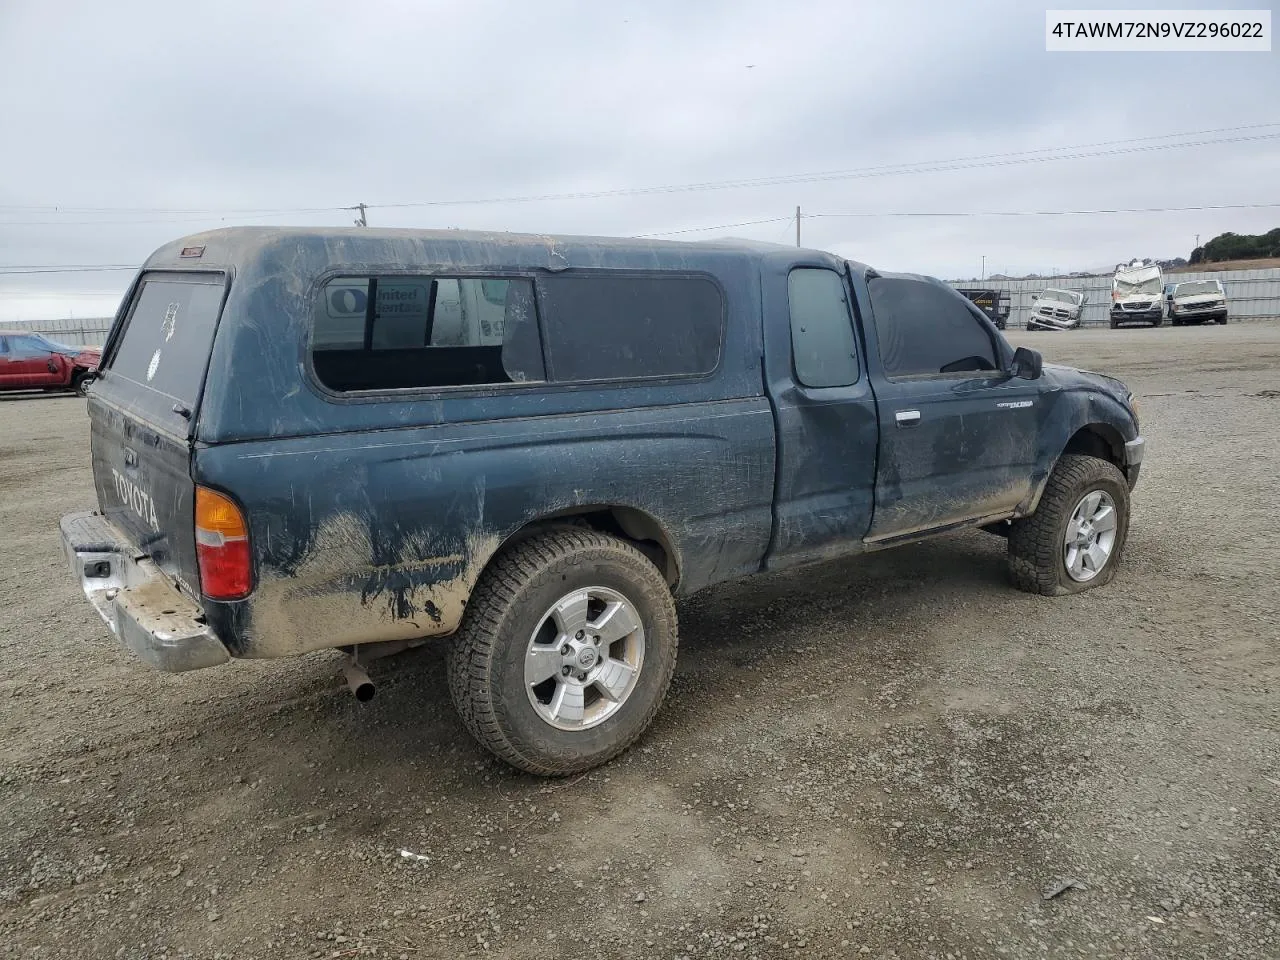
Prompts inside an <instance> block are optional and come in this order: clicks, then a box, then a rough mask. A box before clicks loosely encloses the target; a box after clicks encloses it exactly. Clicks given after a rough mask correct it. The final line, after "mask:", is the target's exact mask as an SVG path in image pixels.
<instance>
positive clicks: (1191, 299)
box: [1169, 280, 1227, 327]
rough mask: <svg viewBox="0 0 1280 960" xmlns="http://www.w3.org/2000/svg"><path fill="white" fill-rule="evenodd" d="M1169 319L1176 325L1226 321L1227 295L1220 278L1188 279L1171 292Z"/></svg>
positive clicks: (1176, 285) (1175, 286)
mask: <svg viewBox="0 0 1280 960" xmlns="http://www.w3.org/2000/svg"><path fill="white" fill-rule="evenodd" d="M1169 320H1170V322H1172V323H1173V325H1174V326H1175V327H1177V326H1182V325H1183V324H1187V323H1208V322H1213V323H1226V322H1227V296H1226V294H1225V293H1224V292H1223V290H1222V282H1221V281H1220V280H1188V281H1186V282H1184V283H1179V284H1175V285H1174V288H1173V290H1171V291H1170V293H1169Z"/></svg>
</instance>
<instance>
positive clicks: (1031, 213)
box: [804, 203, 1280, 220]
mask: <svg viewBox="0 0 1280 960" xmlns="http://www.w3.org/2000/svg"><path fill="white" fill-rule="evenodd" d="M1275 207H1280V203H1217V204H1206V205H1203V206H1196V207H1114V208H1109V209H1101V210H951V211H936V212H931V211H923V210H919V211H916V210H913V211H905V212H900V211H886V212H883V213H806V214H805V215H804V216H805V219H806V220H807V219H809V218H810V217H829V218H846V217H850V218H852V217H857V218H873V217H1087V216H1101V215H1104V214H1115V213H1187V212H1190V211H1196V210H1263V209H1271V208H1275Z"/></svg>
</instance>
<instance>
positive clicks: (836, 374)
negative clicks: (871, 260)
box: [764, 265, 878, 568]
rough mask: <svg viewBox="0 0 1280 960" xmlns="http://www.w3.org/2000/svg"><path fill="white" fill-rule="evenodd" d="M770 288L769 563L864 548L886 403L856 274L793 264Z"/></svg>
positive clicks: (767, 310) (766, 289)
mask: <svg viewBox="0 0 1280 960" xmlns="http://www.w3.org/2000/svg"><path fill="white" fill-rule="evenodd" d="M777 280H778V281H779V282H775V283H772V284H770V283H766V284H765V285H764V315H765V317H766V318H778V319H779V320H781V318H782V317H787V318H788V322H786V323H783V322H773V323H766V324H765V351H766V375H767V377H768V382H769V392H770V395H771V397H772V399H773V403H774V409H775V415H776V417H777V430H778V469H777V485H776V492H775V498H774V537H773V543H772V544H771V546H770V551H769V558H768V560H767V565H768V566H769V567H770V568H776V567H781V566H787V565H789V564H791V563H798V562H801V561H803V560H808V559H816V558H818V557H821V556H824V555H828V554H835V553H839V552H842V551H847V550H849V549H851V548H854V549H857V548H859V547H860V546H861V540H862V538H863V537H864V536H865V535H866V532H867V528H868V527H869V525H870V523H871V511H872V506H873V488H874V484H875V451H876V433H877V430H878V427H877V423H876V401H875V396H874V394H873V393H872V390H871V383H870V381H869V379H868V377H867V375H866V367H865V365H864V364H863V362H862V358H861V356H860V351H859V349H858V346H857V336H856V334H855V329H854V325H853V324H854V316H853V309H852V304H853V303H854V300H853V297H852V295H851V291H850V288H849V285H848V281H847V278H846V277H845V276H844V274H842V273H841V272H839V271H838V270H837V269H835V268H834V267H832V266H827V265H824V266H817V265H815V266H812V267H810V266H797V267H793V268H792V269H791V270H790V272H789V274H788V275H787V276H786V278H785V283H784V282H781V281H782V278H781V277H779V278H777Z"/></svg>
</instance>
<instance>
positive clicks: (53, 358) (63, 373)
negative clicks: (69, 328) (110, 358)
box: [0, 330, 101, 393]
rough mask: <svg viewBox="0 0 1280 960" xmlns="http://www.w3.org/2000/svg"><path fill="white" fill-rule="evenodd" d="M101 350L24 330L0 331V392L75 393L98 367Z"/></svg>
mask: <svg viewBox="0 0 1280 960" xmlns="http://www.w3.org/2000/svg"><path fill="white" fill-rule="evenodd" d="M100 357H101V353H100V351H98V350H96V349H94V348H93V347H72V346H68V345H67V344H65V343H58V342H56V341H54V340H50V339H48V338H47V337H45V336H43V335H42V334H39V333H29V332H27V331H25V330H0V390H59V389H67V390H75V391H76V392H77V393H83V392H84V390H83V386H84V383H85V382H86V379H87V378H88V376H89V375H90V374H92V373H93V371H94V370H96V369H97V368H98V360H99V359H100Z"/></svg>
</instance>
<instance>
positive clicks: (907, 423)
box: [893, 410, 920, 427]
mask: <svg viewBox="0 0 1280 960" xmlns="http://www.w3.org/2000/svg"><path fill="white" fill-rule="evenodd" d="M893 419H894V420H896V421H898V426H900V427H914V426H915V425H916V424H917V423H919V422H920V411H919V410H898V411H897V412H895V413H894V415H893Z"/></svg>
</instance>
